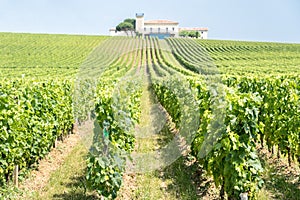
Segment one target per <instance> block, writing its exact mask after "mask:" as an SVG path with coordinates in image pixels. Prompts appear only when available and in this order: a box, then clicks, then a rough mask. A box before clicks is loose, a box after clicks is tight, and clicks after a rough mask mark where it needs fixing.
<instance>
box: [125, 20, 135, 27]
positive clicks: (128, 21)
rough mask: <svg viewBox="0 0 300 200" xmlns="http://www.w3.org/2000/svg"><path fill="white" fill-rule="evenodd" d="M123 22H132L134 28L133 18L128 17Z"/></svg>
mask: <svg viewBox="0 0 300 200" xmlns="http://www.w3.org/2000/svg"><path fill="white" fill-rule="evenodd" d="M124 22H128V23H130V24H132V25H133V28H134V29H135V19H132V18H128V19H125V20H124Z"/></svg>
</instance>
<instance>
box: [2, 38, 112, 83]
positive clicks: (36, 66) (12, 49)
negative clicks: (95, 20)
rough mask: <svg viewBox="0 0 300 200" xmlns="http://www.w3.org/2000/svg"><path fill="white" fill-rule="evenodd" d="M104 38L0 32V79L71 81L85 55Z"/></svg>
mask: <svg viewBox="0 0 300 200" xmlns="http://www.w3.org/2000/svg"><path fill="white" fill-rule="evenodd" d="M107 38H108V37H106V36H83V35H58V34H28V33H0V41H1V50H0V78H16V77H18V78H21V77H22V76H25V78H27V77H28V78H33V77H48V78H52V77H62V78H65V77H68V78H73V77H74V76H75V75H76V73H77V70H78V68H79V67H80V65H81V64H82V62H83V61H84V60H85V59H86V57H87V56H88V55H89V53H91V52H92V51H93V49H94V48H95V47H97V46H98V45H99V44H100V43H101V42H103V41H104V40H105V39H107Z"/></svg>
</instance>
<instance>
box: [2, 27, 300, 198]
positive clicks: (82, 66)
mask: <svg viewBox="0 0 300 200" xmlns="http://www.w3.org/2000/svg"><path fill="white" fill-rule="evenodd" d="M0 41H1V43H0V45H1V48H0V68H1V71H0V78H1V79H0V86H1V87H0V124H1V126H0V141H1V142H0V153H1V155H2V156H1V157H0V163H1V165H0V185H1V187H2V186H3V187H4V186H5V185H6V184H8V183H9V182H10V181H11V180H12V179H13V174H14V171H15V167H16V166H18V170H19V173H20V174H21V175H22V173H24V174H25V173H26V171H28V170H29V169H30V168H32V166H33V165H36V164H37V163H38V162H39V161H40V160H41V159H42V158H44V157H45V156H46V155H47V154H48V153H49V151H51V149H52V148H53V146H55V143H56V140H57V139H63V138H64V137H66V136H67V135H68V134H71V133H72V132H73V129H74V125H76V126H81V125H86V124H87V123H90V124H89V125H90V126H91V127H93V132H92V133H86V132H82V133H79V134H80V135H81V136H82V137H83V138H85V137H87V135H90V134H91V135H92V136H91V141H90V143H89V145H88V147H87V148H88V149H89V153H88V156H87V159H86V174H85V179H86V180H85V181H86V187H87V188H88V189H89V190H93V191H96V192H97V194H98V195H99V197H100V196H102V197H105V198H108V199H115V198H117V197H118V195H119V190H120V188H122V187H123V184H124V181H123V177H124V176H126V174H132V173H141V172H143V171H147V170H150V169H151V170H161V168H163V167H166V166H168V165H171V164H172V163H173V162H175V161H176V160H177V159H179V158H181V157H193V158H194V159H195V160H196V161H195V162H196V163H197V167H198V168H199V169H198V170H199V171H202V172H203V173H204V172H205V174H206V176H207V178H211V179H212V180H213V182H214V185H215V188H217V189H216V190H217V191H218V196H219V197H218V198H221V199H226V198H227V199H240V198H242V196H246V197H248V198H249V199H257V198H258V193H259V191H260V189H261V188H263V187H264V184H265V183H264V179H263V174H264V170H265V169H264V165H263V162H264V161H263V160H262V158H261V156H260V155H259V149H266V150H268V151H269V152H270V153H271V154H272V155H273V154H275V152H276V153H277V155H276V156H277V159H279V160H280V159H285V158H286V159H287V162H288V165H289V166H290V167H291V166H297V167H298V168H297V169H298V170H299V165H300V164H299V163H300V134H299V133H300V73H299V72H300V70H299V69H300V54H299V52H300V45H299V44H281V43H265V42H238V41H217V40H216V41H214V40H196V39H182V38H169V39H165V40H159V39H157V38H144V39H143V38H127V37H124V38H123V37H114V38H109V37H103V36H101V37H99V36H68V35H42V34H41V35H34V34H10V33H0ZM145 92H147V94H149V95H150V96H153V97H154V99H155V100H152V101H157V103H158V104H159V106H157V107H155V108H156V109H157V110H156V111H157V112H163V113H166V114H165V116H167V117H165V118H166V120H167V121H168V125H167V128H168V129H170V130H172V135H171V139H169V140H168V143H166V144H164V145H161V146H160V147H159V148H158V149H155V150H154V151H149V152H146V153H145V152H143V154H142V153H140V152H138V151H137V149H138V148H139V146H140V145H141V143H140V141H141V138H143V137H145V136H146V135H147V134H148V132H147V131H149V130H150V129H151V128H149V127H148V128H147V127H140V124H143V120H145V118H146V117H145V116H143V115H145V114H143V113H145V111H144V109H145V108H144V107H143V105H144V103H145V98H148V97H145V96H147V95H145ZM159 122H164V120H162V119H156V120H152V125H151V126H156V127H155V128H156V130H157V132H160V131H161V129H162V127H163V126H161V127H159ZM166 123H167V122H166ZM170 124H171V125H170ZM146 129H147V130H146ZM147 137H150V138H151V137H154V136H153V135H150V136H149V135H147ZM149 140H150V139H149ZM274 156H275V155H274ZM195 176H197V174H196V175H195ZM298 181H299V180H298ZM298 190H299V188H298ZM0 192H2V190H0ZM295 194H299V192H298V193H297V192H296V191H295ZM0 195H2V194H1V193H0ZM4 195H5V193H4ZM4 197H5V196H4ZM177 198H179V199H189V198H187V197H185V198H184V197H177ZM199 198H200V197H199ZM282 198H284V199H297V198H299V197H296V196H292V197H291V196H288V197H287V196H284V197H282Z"/></svg>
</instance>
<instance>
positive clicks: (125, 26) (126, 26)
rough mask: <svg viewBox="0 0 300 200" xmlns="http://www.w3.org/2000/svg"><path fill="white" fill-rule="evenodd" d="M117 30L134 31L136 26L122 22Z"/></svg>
mask: <svg viewBox="0 0 300 200" xmlns="http://www.w3.org/2000/svg"><path fill="white" fill-rule="evenodd" d="M116 29H117V31H133V30H134V26H133V25H132V24H131V23H129V22H121V23H120V24H119V25H118V26H117V27H116Z"/></svg>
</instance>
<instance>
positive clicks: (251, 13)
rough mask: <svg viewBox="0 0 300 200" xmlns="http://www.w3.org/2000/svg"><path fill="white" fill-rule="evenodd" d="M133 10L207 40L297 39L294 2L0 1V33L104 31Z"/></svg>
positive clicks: (299, 12)
mask: <svg viewBox="0 0 300 200" xmlns="http://www.w3.org/2000/svg"><path fill="white" fill-rule="evenodd" d="M136 13H144V14H145V20H151V19H169V20H173V21H178V22H179V26H180V27H207V28H208V29H209V32H208V37H209V39H222V40H247V41H273V42H290V43H300V1H299V0H180V1H177V0H123V1H121V0H106V1H104V0H0V32H26V33H63V34H88V35H108V34H109V32H108V30H109V29H110V28H113V27H115V26H116V25H117V24H118V23H119V22H121V21H122V20H123V19H125V18H135V14H136ZM0 42H1V41H0Z"/></svg>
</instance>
